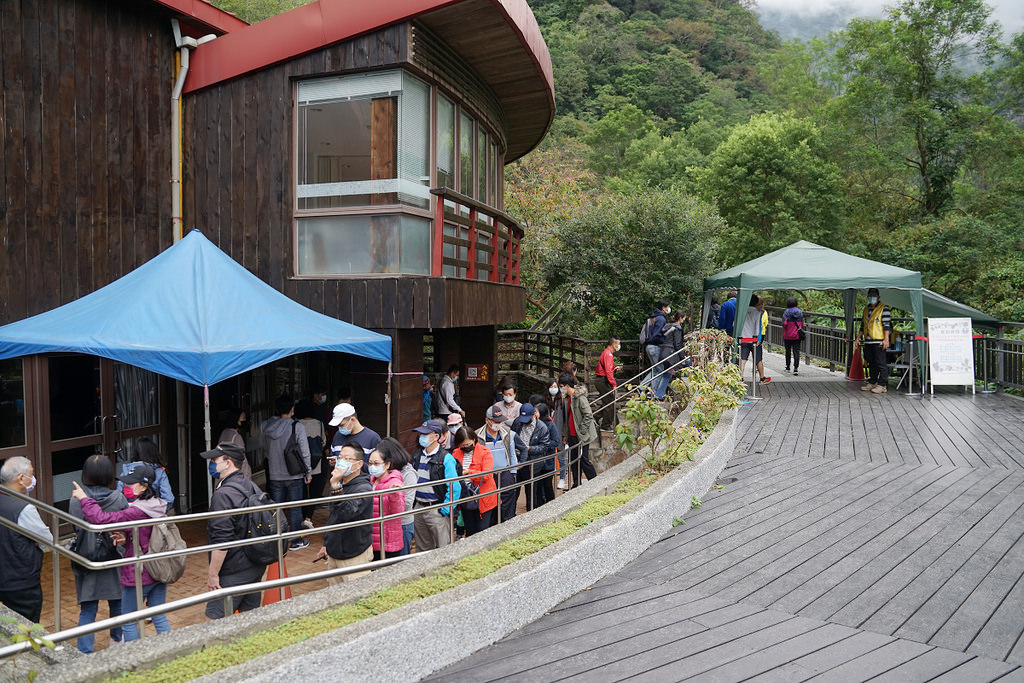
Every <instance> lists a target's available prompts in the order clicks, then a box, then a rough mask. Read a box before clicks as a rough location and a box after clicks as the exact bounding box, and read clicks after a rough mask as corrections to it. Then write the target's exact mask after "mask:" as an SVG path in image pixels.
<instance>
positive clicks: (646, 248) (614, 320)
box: [543, 190, 724, 336]
mask: <svg viewBox="0 0 1024 683" xmlns="http://www.w3.org/2000/svg"><path fill="white" fill-rule="evenodd" d="M723 228H724V224H723V222H722V219H721V218H720V217H719V216H718V213H717V212H716V211H715V208H714V207H713V206H712V205H710V204H708V203H706V202H704V201H702V200H700V199H698V198H696V197H694V196H690V195H686V194H683V193H681V192H679V191H675V190H663V191H643V192H636V193H634V194H632V195H629V196H621V195H611V196H607V197H605V198H604V199H603V200H602V201H600V202H598V203H596V204H594V205H592V206H588V207H586V208H585V209H584V210H583V211H581V212H579V213H577V214H576V215H575V216H573V217H571V218H570V220H569V221H567V222H566V223H565V224H564V225H560V226H557V227H556V228H555V229H554V230H552V231H551V234H550V239H551V241H552V243H551V248H550V249H549V250H548V251H547V252H546V254H545V256H544V258H543V271H544V276H545V279H546V282H547V287H548V290H549V291H550V292H552V293H553V294H557V296H559V297H560V298H562V299H564V300H565V301H566V303H567V306H568V308H569V309H571V311H573V312H575V314H576V315H575V318H574V319H575V320H576V322H577V324H576V326H575V329H573V331H575V332H583V333H586V334H588V335H607V334H622V335H630V336H632V334H633V332H634V330H636V329H639V327H640V324H641V322H642V321H643V319H644V318H645V317H646V316H647V315H648V314H649V313H650V308H651V306H653V304H654V302H655V301H657V300H658V299H659V298H660V297H663V296H671V297H681V296H684V295H696V294H698V293H699V292H700V291H701V287H702V286H703V280H704V277H706V276H707V275H710V274H711V273H712V272H713V271H714V269H715V266H716V259H715V257H716V247H717V243H718V235H719V233H720V232H721V231H722V229H723Z"/></svg>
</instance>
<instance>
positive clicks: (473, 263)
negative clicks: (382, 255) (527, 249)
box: [430, 187, 523, 285]
mask: <svg viewBox="0 0 1024 683" xmlns="http://www.w3.org/2000/svg"><path fill="white" fill-rule="evenodd" d="M430 193H431V194H433V195H436V196H437V208H436V213H435V217H434V236H433V258H432V259H431V264H432V265H431V274H432V275H436V276H442V275H445V276H448V277H461V278H467V279H470V280H486V281H489V282H505V283H509V284H514V285H518V284H519V258H520V249H521V246H522V239H523V229H522V228H521V227H519V224H518V223H517V222H516V221H515V220H514V219H513V218H511V217H510V216H509V215H508V214H506V213H504V212H503V211H498V210H497V209H495V208H493V207H490V206H487V205H486V204H483V203H481V202H478V201H477V200H475V199H473V198H472V197H467V196H466V195H464V194H460V193H458V192H456V191H455V190H452V189H449V188H444V187H442V188H438V189H434V190H431V191H430Z"/></svg>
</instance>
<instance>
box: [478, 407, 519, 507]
mask: <svg viewBox="0 0 1024 683" xmlns="http://www.w3.org/2000/svg"><path fill="white" fill-rule="evenodd" d="M485 417H486V422H485V423H484V426H483V427H481V428H480V429H478V430H476V435H477V439H478V440H479V441H480V443H482V444H483V445H484V446H486V447H487V448H488V449H490V451H491V457H492V459H493V460H494V469H496V470H497V469H501V468H503V467H508V466H509V465H518V464H520V463H525V462H526V460H527V448H526V444H525V443H523V441H522V439H520V438H519V435H518V434H516V433H515V432H513V431H512V430H511V429H509V428H508V427H506V426H505V419H504V406H502V405H501V404H500V403H495V404H494V405H492V406H491V407H490V408H488V409H487V413H486V415H485ZM517 471H518V468H516V467H513V469H511V470H505V471H504V472H500V473H499V474H498V485H499V487H500V488H501V494H500V505H501V509H500V511H499V512H500V517H499V518H498V520H497V521H498V522H507V521H508V520H510V519H512V518H513V517H515V516H516V503H517V501H518V500H519V487H517V486H516V485H515V484H516V473H517Z"/></svg>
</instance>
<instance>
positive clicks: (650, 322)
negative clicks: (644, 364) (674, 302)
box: [640, 299, 672, 386]
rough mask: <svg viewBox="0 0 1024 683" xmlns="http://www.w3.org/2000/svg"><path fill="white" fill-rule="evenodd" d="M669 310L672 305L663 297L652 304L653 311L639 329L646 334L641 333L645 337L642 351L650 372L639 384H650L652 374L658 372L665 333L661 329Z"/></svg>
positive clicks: (652, 378) (652, 377)
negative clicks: (645, 355) (648, 363)
mask: <svg viewBox="0 0 1024 683" xmlns="http://www.w3.org/2000/svg"><path fill="white" fill-rule="evenodd" d="M671 312H672V306H670V305H669V302H668V301H666V300H665V299H661V300H659V301H658V303H657V304H655V306H654V311H652V312H651V315H650V317H649V318H647V322H646V323H645V327H644V329H643V330H642V331H641V332H646V334H641V336H642V337H646V339H644V352H645V353H646V354H647V360H648V361H649V362H650V364H651V370H650V372H648V373H647V374H646V375H645V376H644V379H643V381H642V382H640V385H641V386H650V385H651V383H652V382H653V381H654V376H655V375H656V374H658V370H659V369H660V367H659V366H660V364H661V363H660V361H661V345H662V343H663V342H664V341H665V335H664V334H663V333H662V330H664V329H665V322H666V319H667V316H668V314H669V313H671Z"/></svg>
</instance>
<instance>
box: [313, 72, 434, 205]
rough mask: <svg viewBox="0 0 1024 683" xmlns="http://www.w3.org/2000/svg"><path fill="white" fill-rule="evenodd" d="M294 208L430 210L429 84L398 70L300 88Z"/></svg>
mask: <svg viewBox="0 0 1024 683" xmlns="http://www.w3.org/2000/svg"><path fill="white" fill-rule="evenodd" d="M297 121H298V163H297V176H298V183H297V185H298V187H297V189H296V198H297V200H298V208H299V210H307V209H337V208H345V207H356V206H367V205H376V204H404V205H407V206H414V207H417V208H427V207H429V205H430V172H429V168H430V167H429V159H430V87H429V86H428V85H427V84H426V83H424V82H423V81H420V80H419V79H417V78H413V77H412V76H409V75H408V74H405V73H403V72H401V71H386V72H381V73H370V74H356V75H351V76H339V77H334V78H320V79H316V80H310V81H302V82H300V83H299V84H298V115H297Z"/></svg>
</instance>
